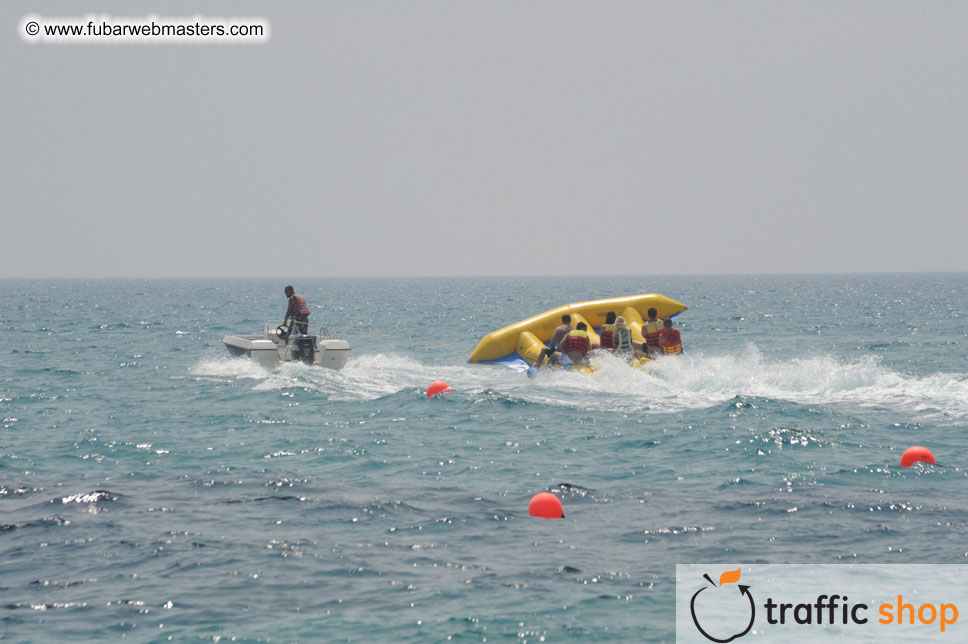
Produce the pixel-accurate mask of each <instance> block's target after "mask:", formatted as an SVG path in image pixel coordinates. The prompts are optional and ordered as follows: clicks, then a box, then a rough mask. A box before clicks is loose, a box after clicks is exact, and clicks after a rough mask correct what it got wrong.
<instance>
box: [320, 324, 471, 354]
mask: <svg viewBox="0 0 968 644" xmlns="http://www.w3.org/2000/svg"><path fill="white" fill-rule="evenodd" d="M325 328H327V329H332V330H334V331H340V332H342V333H360V334H363V335H372V336H376V337H378V338H390V339H391V340H404V341H406V342H422V343H424V344H433V345H437V346H441V347H450V348H454V349H460V350H462V351H466V350H467V345H464V344H454V343H452V342H440V341H439V340H424V339H422V338H408V337H406V336H402V335H392V334H390V333H380V332H378V331H366V330H363V329H346V328H341V327H336V326H331V327H325Z"/></svg>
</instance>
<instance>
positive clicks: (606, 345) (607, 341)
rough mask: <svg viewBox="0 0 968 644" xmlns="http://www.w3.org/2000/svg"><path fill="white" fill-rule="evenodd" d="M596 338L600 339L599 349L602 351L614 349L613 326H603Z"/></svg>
mask: <svg viewBox="0 0 968 644" xmlns="http://www.w3.org/2000/svg"><path fill="white" fill-rule="evenodd" d="M598 337H599V338H601V347H602V348H603V349H612V348H614V347H615V325H614V324H603V325H602V329H601V331H599V332H598Z"/></svg>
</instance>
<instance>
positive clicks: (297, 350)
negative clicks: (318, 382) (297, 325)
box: [291, 335, 316, 364]
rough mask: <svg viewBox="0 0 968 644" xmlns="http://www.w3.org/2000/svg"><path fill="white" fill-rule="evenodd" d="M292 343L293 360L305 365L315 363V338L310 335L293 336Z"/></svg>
mask: <svg viewBox="0 0 968 644" xmlns="http://www.w3.org/2000/svg"><path fill="white" fill-rule="evenodd" d="M291 341H292V358H293V360H302V361H303V362H305V363H306V364H313V362H315V361H316V337H315V336H311V335H295V336H293V337H292V338H291Z"/></svg>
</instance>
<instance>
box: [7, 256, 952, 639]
mask: <svg viewBox="0 0 968 644" xmlns="http://www.w3.org/2000/svg"><path fill="white" fill-rule="evenodd" d="M291 281H292V282H293V283H294V285H295V286H296V289H297V291H298V292H300V293H302V294H304V295H305V296H306V297H307V299H308V300H309V302H310V305H311V308H312V311H313V314H312V317H311V320H312V322H313V325H314V326H317V325H319V324H325V325H327V326H328V327H329V328H330V329H331V330H332V331H333V332H334V333H336V334H338V335H340V336H341V337H344V338H345V339H347V340H349V342H350V343H351V345H352V347H353V353H352V357H351V359H350V362H349V363H348V364H347V365H346V367H345V369H344V370H343V371H340V372H333V371H327V370H323V369H319V368H315V367H307V366H305V365H301V364H290V365H284V366H282V367H280V368H277V369H274V370H266V369H263V368H261V367H259V366H257V365H255V364H253V363H251V362H249V361H248V360H246V359H240V358H230V357H229V355H228V353H227V352H226V351H225V349H224V347H223V346H222V344H221V342H220V339H221V337H222V336H223V335H224V334H226V333H254V332H261V329H262V325H263V323H264V322H265V321H267V320H268V321H271V322H272V323H273V325H276V324H279V323H280V322H281V321H282V314H283V312H284V311H285V305H286V301H285V298H284V295H283V293H282V288H283V286H285V284H284V283H282V282H278V281H275V280H215V279H199V280H149V281H143V280H104V281H82V280H60V281H3V282H0V315H2V323H3V333H2V335H0V370H2V371H0V415H2V417H3V423H2V426H0V561H2V572H0V636H2V638H3V639H4V640H5V641H11V642H52V641H57V642H71V641H114V640H117V639H119V638H121V637H122V636H123V637H124V638H125V640H127V641H134V642H165V641H178V642H186V641H197V642H205V641H211V642H218V641H237V642H315V641H333V642H383V641H386V642H390V641H393V642H438V641H462V642H484V641H487V642H540V641H546V642H572V641H573V642H635V641H644V642H653V641H672V640H674V638H675V607H674V589H675V564H676V563H699V562H724V561H729V562H733V561H736V562H750V563H755V562H772V563H784V562H791V563H792V562H821V563H838V562H858V563H874V562H878V563H966V562H968V542H966V540H965V534H966V523H968V495H966V494H965V486H966V483H968V481H966V472H968V437H966V428H968V362H966V356H965V348H966V346H965V345H966V342H968V337H966V336H968V325H966V324H965V317H964V316H965V312H966V311H968V306H966V304H968V275H966V274H924V275H823V276H730V277H653V278H645V277H640V278H633V277H622V278H601V277H597V278H567V279H566V278H561V279H551V278H543V279H542V278H480V279H471V278H461V279H457V278H454V279H429V278H428V279H340V280H328V279H295V278H294V279H293V280H291ZM643 292H659V293H663V294H665V295H668V296H669V297H672V298H674V299H677V300H679V301H681V302H683V303H685V304H687V305H688V306H689V310H688V311H686V312H685V313H684V314H682V315H681V316H679V317H678V318H677V323H678V325H679V327H680V329H681V331H682V335H683V340H684V342H685V344H686V348H687V350H688V351H689V352H690V354H691V355H692V358H693V362H692V364H691V365H690V364H689V363H688V362H685V361H679V360H675V359H670V360H666V361H662V362H660V363H658V364H656V365H654V366H653V367H652V368H650V369H647V370H645V371H635V370H632V369H631V368H629V367H628V366H626V365H625V364H624V363H622V362H620V361H618V360H614V359H611V358H603V359H601V360H600V362H599V365H600V367H601V370H600V371H599V372H598V373H596V374H593V375H581V374H573V373H562V372H558V373H549V374H541V376H540V377H538V378H536V379H534V380H529V379H528V378H526V377H525V376H524V375H523V374H519V373H515V372H513V371H511V370H509V369H505V368H502V367H496V366H484V365H471V364H467V363H466V360H467V357H468V355H469V354H470V352H471V350H472V349H473V348H474V346H475V345H476V344H477V342H478V340H480V338H481V337H482V336H483V335H484V334H486V333H487V332H489V331H492V330H494V329H496V328H499V327H502V326H504V325H506V324H509V323H511V322H515V321H517V320H519V319H522V318H525V317H528V316H531V315H534V314H536V313H539V312H541V311H543V310H545V309H549V308H552V307H555V306H559V305H561V304H565V303H568V302H574V301H580V300H588V299H596V298H600V297H612V296H619V295H629V294H636V293H643ZM436 379H444V380H446V381H447V382H448V383H450V385H451V387H452V388H453V392H452V393H451V394H449V395H448V396H446V397H444V398H441V399H434V400H428V399H427V398H426V396H425V393H424V391H425V389H426V387H427V385H428V384H429V383H430V382H431V381H432V380H436ZM911 445H924V446H927V447H929V448H930V449H931V450H932V451H933V452H934V454H935V455H936V457H937V460H938V464H936V465H927V464H918V465H916V466H915V467H913V468H901V467H899V459H900V455H901V453H902V452H903V450H904V449H905V448H907V447H909V446H911ZM542 491H553V492H555V493H556V494H558V495H559V497H560V498H561V500H562V502H563V504H564V508H565V514H566V518H565V519H564V520H557V521H549V520H543V519H537V518H531V517H529V516H528V501H529V500H530V498H531V497H532V496H533V495H534V494H536V493H538V492H542Z"/></svg>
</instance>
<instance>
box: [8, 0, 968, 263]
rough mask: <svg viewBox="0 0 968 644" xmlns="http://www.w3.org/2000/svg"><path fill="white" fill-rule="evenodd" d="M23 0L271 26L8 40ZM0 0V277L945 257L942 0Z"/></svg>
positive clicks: (956, 53)
mask: <svg viewBox="0 0 968 644" xmlns="http://www.w3.org/2000/svg"><path fill="white" fill-rule="evenodd" d="M30 13H35V14H40V15H42V16H82V15H84V14H89V13H94V14H100V13H107V14H113V15H115V16H143V15H146V14H150V13H159V14H162V15H165V16H189V15H193V14H202V15H206V16H243V15H251V16H263V17H265V18H266V19H267V20H268V21H269V22H270V24H271V27H272V36H271V40H270V41H269V42H268V43H267V44H264V45H237V46H236V45H215V44H212V45H174V44H165V45H119V44H109V45H81V44H74V45H53V44H28V43H26V42H24V41H23V40H22V39H21V37H20V34H19V33H18V23H19V21H20V20H21V18H22V17H23V16H24V15H25V14H30ZM0 16H2V27H3V29H2V34H3V35H2V36H0V70H2V75H0V78H2V81H3V86H2V90H0V92H2V94H0V212H2V218H3V225H2V230H3V237H2V238H3V242H2V253H0V277H69V276H77V277H102V276H139V277H142V276H143V277H163V276H171V277H179V276H279V277H282V278H286V277H292V278H297V277H300V276H343V275H437V274H440V275H532V274H533V275H538V274H598V273H616V274H669V273H749V272H753V273H765V272H769V273H773V272H841V271H935V270H960V271H964V270H968V253H966V252H965V240H966V238H968V216H966V205H968V181H966V177H965V175H966V164H968V36H966V34H968V3H965V2H962V1H959V2H943V1H935V0H932V1H922V2H891V3H885V2H851V1H840V0H838V1H829V2H824V1H815V0H810V1H802V2H795V1H793V2H775V1H772V0H770V1H763V2H712V1H710V2H678V1H677V2H644V1H640V2H632V1H629V2H614V1H613V2H610V1H596V2H592V1H585V2H575V1H569V0H547V1H540V2H539V1H528V0H507V1H493V0H491V1H487V2H457V1H454V0H440V1H436V2H426V1H423V2H404V1H396V0H394V1H389V0H386V1H383V2H379V1H370V2H348V1H342V2H300V3H297V2H271V3H270V2H262V3H253V2H230V3H222V2H164V3H144V2H130V1H129V2H98V1H93V0H91V1H83V0H82V1H80V2H77V1H72V2H41V1H39V0H34V1H30V2H22V1H20V0H14V1H10V0H7V1H5V2H3V4H2V6H0Z"/></svg>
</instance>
